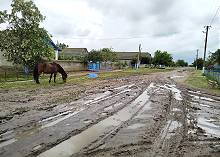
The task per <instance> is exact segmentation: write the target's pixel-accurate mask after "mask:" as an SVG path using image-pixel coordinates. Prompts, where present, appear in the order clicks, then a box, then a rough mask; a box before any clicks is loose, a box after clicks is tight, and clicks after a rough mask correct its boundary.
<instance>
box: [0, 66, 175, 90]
mask: <svg viewBox="0 0 220 157" xmlns="http://www.w3.org/2000/svg"><path fill="white" fill-rule="evenodd" d="M171 70H174V68H166V69H154V68H152V69H151V68H139V69H125V70H120V71H113V72H101V73H99V74H98V77H97V78H95V79H94V78H93V79H92V78H88V76H87V75H86V73H85V72H82V74H81V75H74V73H70V74H69V77H68V79H67V83H66V84H81V85H83V84H87V83H90V82H92V81H98V80H105V79H114V78H120V77H127V76H135V75H148V74H152V73H157V72H168V71H171ZM48 81H49V75H44V76H41V77H40V83H41V84H40V85H38V84H36V83H35V82H34V81H26V82H18V81H17V82H2V83H0V89H5V90H7V89H28V88H30V89H36V88H50V87H53V86H63V85H64V84H63V81H62V78H61V77H60V75H58V77H57V80H56V81H57V83H53V80H52V82H51V83H50V84H49V82H48Z"/></svg>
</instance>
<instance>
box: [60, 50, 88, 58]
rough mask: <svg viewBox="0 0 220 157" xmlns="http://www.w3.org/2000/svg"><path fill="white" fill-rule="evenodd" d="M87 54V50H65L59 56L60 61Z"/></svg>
mask: <svg viewBox="0 0 220 157" xmlns="http://www.w3.org/2000/svg"><path fill="white" fill-rule="evenodd" d="M87 53H88V50H87V48H64V49H63V50H62V52H61V53H60V54H59V59H61V60H62V59H74V58H76V57H80V56H83V55H85V54H87Z"/></svg>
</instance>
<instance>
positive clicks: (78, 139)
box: [39, 85, 152, 157]
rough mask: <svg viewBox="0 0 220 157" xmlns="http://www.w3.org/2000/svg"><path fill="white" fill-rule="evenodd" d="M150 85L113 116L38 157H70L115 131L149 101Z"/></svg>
mask: <svg viewBox="0 0 220 157" xmlns="http://www.w3.org/2000/svg"><path fill="white" fill-rule="evenodd" d="M151 86H152V85H150V86H149V87H148V88H147V89H146V90H145V91H144V92H143V93H142V94H141V95H140V96H139V97H137V98H136V99H135V100H134V101H133V102H132V103H131V104H128V105H127V106H126V107H124V108H123V109H121V110H120V111H118V112H117V113H115V114H114V115H112V116H110V117H108V118H106V119H104V120H102V121H100V122H99V123H97V124H95V125H93V126H92V127H90V128H88V129H87V130H85V131H83V132H81V133H80V134H78V135H76V136H73V137H71V138H70V139H68V140H66V141H64V142H62V143H60V144H58V145H57V146H55V147H53V148H51V149H50V150H48V151H46V152H44V153H42V154H40V155H39V157H48V156H53V157H56V156H57V157H58V156H71V155H72V154H74V153H77V152H79V151H80V150H81V149H82V148H84V147H86V146H87V145H88V144H90V143H92V142H93V141H95V140H97V139H98V138H99V137H100V136H101V135H105V136H104V137H103V138H105V137H106V136H108V135H109V134H111V133H113V132H114V131H116V130H117V129H118V128H120V127H121V125H122V124H123V123H124V122H126V121H127V120H129V119H131V118H132V117H133V116H134V115H135V114H137V112H139V111H140V109H141V108H143V107H144V106H145V105H146V103H147V102H148V101H149V97H150V96H149V95H148V92H149V90H150V88H151Z"/></svg>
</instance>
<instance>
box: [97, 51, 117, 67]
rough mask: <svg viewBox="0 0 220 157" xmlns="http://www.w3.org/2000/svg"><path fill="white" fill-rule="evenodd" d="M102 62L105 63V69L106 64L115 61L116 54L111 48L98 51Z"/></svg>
mask: <svg viewBox="0 0 220 157" xmlns="http://www.w3.org/2000/svg"><path fill="white" fill-rule="evenodd" d="M100 52H101V57H102V61H103V62H104V63H105V68H107V62H108V61H110V62H115V61H116V60H117V58H118V57H117V54H116V53H115V52H114V51H113V50H112V49H111V48H103V49H101V50H100Z"/></svg>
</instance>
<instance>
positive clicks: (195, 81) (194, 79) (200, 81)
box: [185, 70, 220, 94]
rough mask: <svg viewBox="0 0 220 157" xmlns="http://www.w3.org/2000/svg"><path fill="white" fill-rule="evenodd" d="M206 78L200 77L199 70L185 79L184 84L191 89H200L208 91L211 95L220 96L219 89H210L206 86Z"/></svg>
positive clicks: (200, 72)
mask: <svg viewBox="0 0 220 157" xmlns="http://www.w3.org/2000/svg"><path fill="white" fill-rule="evenodd" d="M208 80H209V79H208V78H207V77H206V76H203V75H202V71H201V70H197V71H194V72H192V73H191V75H190V76H189V77H188V78H187V79H186V81H185V83H186V84H187V85H189V86H190V87H193V88H200V89H205V90H208V91H209V92H211V93H216V94H220V89H219V88H210V87H209V86H208Z"/></svg>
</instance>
